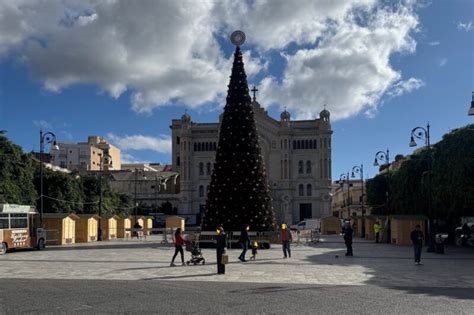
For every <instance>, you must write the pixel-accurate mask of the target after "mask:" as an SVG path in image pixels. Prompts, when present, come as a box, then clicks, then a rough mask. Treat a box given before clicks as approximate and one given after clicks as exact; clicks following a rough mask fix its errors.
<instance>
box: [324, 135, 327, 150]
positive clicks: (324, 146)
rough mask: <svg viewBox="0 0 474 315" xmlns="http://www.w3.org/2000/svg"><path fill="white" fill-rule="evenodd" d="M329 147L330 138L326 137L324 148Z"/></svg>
mask: <svg viewBox="0 0 474 315" xmlns="http://www.w3.org/2000/svg"><path fill="white" fill-rule="evenodd" d="M327 147H328V139H327V138H324V148H325V149H327Z"/></svg>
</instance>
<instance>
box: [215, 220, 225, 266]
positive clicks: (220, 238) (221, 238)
mask: <svg viewBox="0 0 474 315" xmlns="http://www.w3.org/2000/svg"><path fill="white" fill-rule="evenodd" d="M216 233H217V237H216V254H217V274H220V275H223V274H225V264H223V263H222V255H223V254H225V252H226V249H227V236H226V234H225V232H224V228H223V227H222V226H218V227H217V230H216Z"/></svg>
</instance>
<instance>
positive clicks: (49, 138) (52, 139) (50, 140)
mask: <svg viewBox="0 0 474 315" xmlns="http://www.w3.org/2000/svg"><path fill="white" fill-rule="evenodd" d="M45 142H46V143H47V144H51V149H50V153H51V152H53V151H58V150H59V147H58V145H57V144H56V135H55V134H54V133H52V132H50V131H48V132H45V133H43V130H42V129H41V130H40V223H41V225H42V224H43V155H44V145H45Z"/></svg>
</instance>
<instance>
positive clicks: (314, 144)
mask: <svg viewBox="0 0 474 315" xmlns="http://www.w3.org/2000/svg"><path fill="white" fill-rule="evenodd" d="M317 148H318V140H316V139H314V140H313V149H317Z"/></svg>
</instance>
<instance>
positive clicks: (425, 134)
mask: <svg viewBox="0 0 474 315" xmlns="http://www.w3.org/2000/svg"><path fill="white" fill-rule="evenodd" d="M415 138H417V139H420V140H424V141H425V147H426V150H427V152H428V185H427V186H428V250H427V251H428V252H434V251H435V249H434V243H433V217H432V213H431V145H430V124H429V123H428V124H427V125H426V128H423V127H415V128H413V129H412V131H411V137H410V144H409V146H410V147H415V146H416V145H417V144H416V141H415Z"/></svg>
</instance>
